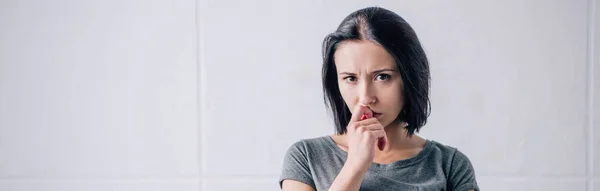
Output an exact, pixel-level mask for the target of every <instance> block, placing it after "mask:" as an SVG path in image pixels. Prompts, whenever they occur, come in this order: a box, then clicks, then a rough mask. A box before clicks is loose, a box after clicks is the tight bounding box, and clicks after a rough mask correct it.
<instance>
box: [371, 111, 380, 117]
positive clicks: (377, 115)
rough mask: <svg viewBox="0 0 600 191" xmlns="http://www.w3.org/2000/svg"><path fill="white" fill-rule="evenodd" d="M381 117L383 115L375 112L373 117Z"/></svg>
mask: <svg viewBox="0 0 600 191" xmlns="http://www.w3.org/2000/svg"><path fill="white" fill-rule="evenodd" d="M379 116H381V113H377V112H373V117H375V118H378V117H379Z"/></svg>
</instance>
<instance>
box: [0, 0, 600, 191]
mask: <svg viewBox="0 0 600 191" xmlns="http://www.w3.org/2000/svg"><path fill="white" fill-rule="evenodd" d="M594 1H595V0H560V1H559V0H552V1H541V0H537V1H533V0H530V1H526V2H524V1H516V0H511V1H495V2H480V1H452V2H448V1H436V2H431V1H427V2H424V1H378V3H371V2H363V1H356V0H353V1H345V0H344V1H342V0H337V1H315V0H309V1H294V2H292V1H274V0H273V1H252V2H251V1H242V0H238V1H216V0H185V1H183V0H180V1H135V0H125V1H88V2H80V1H68V0H60V1H53V2H46V1H41V0H30V1H16V0H5V1H0V29H1V30H0V190H10V191H12V190H15V191H20V190H27V191H30V190H36V191H37V190H61V191H63V190H66V191H71V190H73V191H74V190H203V191H213V190H278V184H277V178H278V176H279V173H280V170H281V164H282V157H283V154H284V152H285V150H286V149H287V148H288V147H289V145H290V144H292V143H293V142H295V141H297V140H299V139H302V138H310V137H315V136H322V135H325V134H330V133H332V132H333V127H332V123H331V122H330V119H329V117H328V114H327V113H326V111H325V108H324V104H323V98H322V93H321V84H320V69H321V54H320V53H321V49H320V45H321V42H322V40H323V37H324V36H325V35H326V34H327V33H329V32H332V31H333V30H335V27H336V26H337V25H338V24H339V22H340V21H341V20H342V19H343V18H344V17H345V16H346V15H347V14H349V13H350V12H352V11H354V10H356V9H359V8H363V7H366V6H372V5H379V6H383V7H386V8H388V9H391V10H393V11H396V12H397V13H399V14H400V15H402V16H403V17H404V18H405V19H406V20H407V21H408V22H409V23H410V24H411V25H412V26H413V28H415V30H416V32H417V34H418V35H419V37H420V39H421V41H422V43H423V45H424V47H425V49H426V51H427V53H428V55H429V58H430V60H431V70H432V92H431V93H432V106H433V107H432V114H431V118H430V121H429V123H428V124H427V125H426V126H425V127H424V128H423V131H422V133H421V135H423V136H425V137H427V138H429V139H433V140H437V141H439V142H442V143H445V144H448V145H452V146H455V147H458V148H459V149H461V151H463V152H464V153H466V154H467V156H469V157H470V159H471V161H472V162H473V165H474V166H475V169H476V173H477V178H478V181H479V184H480V187H481V188H482V189H483V190H492V191H493V190H498V191H503V190H549V191H553V190H556V191H558V190H586V191H593V190H600V146H595V145H600V129H598V128H595V129H593V127H598V126H599V124H598V120H593V118H596V119H600V78H598V76H597V75H596V74H600V67H599V66H600V61H599V60H600V59H595V58H594V55H600V48H598V47H600V37H599V36H600V35H598V34H599V33H598V32H597V31H600V30H597V29H598V28H600V14H598V10H600V5H599V4H600V3H598V2H597V1H596V2H594ZM595 57H599V56H595ZM592 63H595V64H594V65H595V66H594V65H593V64H592Z"/></svg>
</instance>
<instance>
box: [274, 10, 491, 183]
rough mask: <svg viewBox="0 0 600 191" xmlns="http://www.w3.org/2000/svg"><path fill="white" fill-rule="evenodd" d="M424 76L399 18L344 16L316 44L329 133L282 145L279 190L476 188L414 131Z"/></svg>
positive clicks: (468, 171)
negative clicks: (329, 117) (330, 124)
mask: <svg viewBox="0 0 600 191" xmlns="http://www.w3.org/2000/svg"><path fill="white" fill-rule="evenodd" d="M429 81H430V76H429V63H428V61H427V57H426V55H425V52H424V51H423V48H422V47H421V44H420V43H419V40H418V39H417V36H416V34H415V32H414V31H413V29H412V27H411V26H410V25H409V24H408V23H407V22H406V21H405V20H404V19H403V18H401V17H400V16H398V15H397V14H395V13H393V12H391V11H389V10H386V9H383V8H378V7H369V8H365V9H361V10H358V11H356V12H354V13H351V14H350V15H349V16H348V17H346V18H345V19H344V20H343V21H342V23H341V24H340V26H339V27H338V29H337V30H336V31H335V32H334V33H331V34H329V35H328V36H327V37H326V38H325V41H324V43H323V90H324V95H325V102H326V104H327V106H328V108H329V109H331V111H332V114H333V117H334V120H335V126H336V133H335V134H334V135H331V136H323V137H317V138H312V139H303V140H301V141H298V142H296V143H295V144H293V145H292V146H291V147H290V148H289V150H288V151H287V153H286V156H285V159H284V166H283V172H282V175H281V178H280V182H279V183H280V186H281V188H282V190H284V191H292V190H302V191H309V190H344V191H346V190H456V191H467V190H479V188H478V186H477V182H476V180H475V172H474V170H473V167H472V165H471V163H470V161H469V159H468V158H467V157H466V156H465V155H464V154H463V153H461V152H459V151H458V150H457V149H456V148H452V147H449V146H446V145H443V144H440V143H438V142H435V141H433V140H427V139H424V138H422V137H420V136H419V135H417V134H415V132H418V131H419V129H420V128H421V127H423V126H424V125H425V123H426V121H427V117H428V116H429V108H430V106H429V97H428V96H429Z"/></svg>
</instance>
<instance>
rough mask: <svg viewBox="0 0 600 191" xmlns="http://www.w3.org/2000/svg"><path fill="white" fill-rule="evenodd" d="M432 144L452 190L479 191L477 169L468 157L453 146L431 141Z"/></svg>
mask: <svg viewBox="0 0 600 191" xmlns="http://www.w3.org/2000/svg"><path fill="white" fill-rule="evenodd" d="M431 144H432V147H433V148H434V149H433V150H435V152H438V154H437V156H439V157H440V158H439V159H441V162H442V166H443V169H444V174H445V175H446V178H447V179H448V187H450V188H452V189H451V190H479V187H478V186H477V180H476V178H475V169H474V168H473V165H472V164H471V161H470V160H469V158H468V157H467V155H465V154H464V153H462V152H461V151H459V150H458V149H457V148H455V147H452V146H448V145H444V144H441V143H438V142H435V141H431Z"/></svg>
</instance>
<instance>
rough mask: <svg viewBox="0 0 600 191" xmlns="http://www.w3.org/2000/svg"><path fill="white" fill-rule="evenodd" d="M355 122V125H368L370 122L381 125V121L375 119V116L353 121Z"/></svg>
mask: <svg viewBox="0 0 600 191" xmlns="http://www.w3.org/2000/svg"><path fill="white" fill-rule="evenodd" d="M355 123H357V127H360V126H368V125H372V124H379V125H381V123H380V122H379V119H377V118H369V119H365V120H362V121H358V122H355Z"/></svg>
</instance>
